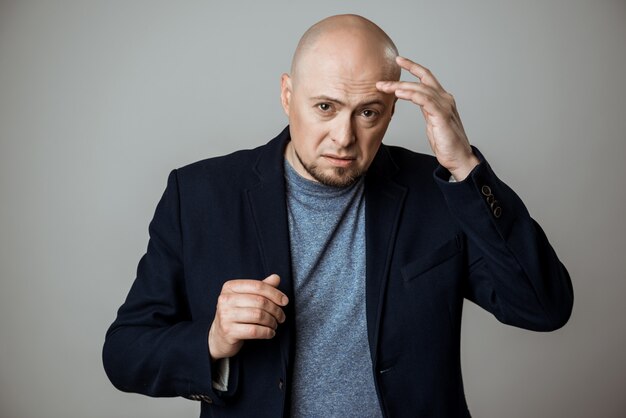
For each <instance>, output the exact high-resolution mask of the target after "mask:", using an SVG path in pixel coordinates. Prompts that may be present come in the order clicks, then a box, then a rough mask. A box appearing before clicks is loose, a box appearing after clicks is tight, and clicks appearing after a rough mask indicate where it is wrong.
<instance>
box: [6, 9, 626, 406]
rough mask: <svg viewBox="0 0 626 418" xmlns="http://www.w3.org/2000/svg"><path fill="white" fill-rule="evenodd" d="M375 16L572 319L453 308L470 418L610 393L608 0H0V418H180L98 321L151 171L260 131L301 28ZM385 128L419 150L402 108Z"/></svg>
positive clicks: (616, 46) (619, 150) (134, 247)
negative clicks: (516, 214) (556, 323)
mask: <svg viewBox="0 0 626 418" xmlns="http://www.w3.org/2000/svg"><path fill="white" fill-rule="evenodd" d="M342 12H354V13H359V14H362V15H364V16H366V17H369V18H370V19H372V20H374V21H375V22H377V23H378V24H379V25H380V26H382V27H383V28H384V29H385V30H386V31H387V32H388V33H389V34H390V36H391V37H392V38H393V39H394V40H395V41H396V43H397V45H398V47H399V49H400V51H401V53H402V54H404V55H406V56H408V57H411V58H414V59H415V60H417V61H419V62H421V63H423V64H424V65H427V66H428V67H430V68H431V69H432V71H433V72H434V73H435V74H436V75H437V76H438V78H439V79H440V81H441V82H442V83H443V85H444V86H445V87H446V88H447V89H448V90H449V91H451V92H452V93H453V94H454V95H455V97H456V98H457V102H458V106H459V110H460V113H461V116H462V118H463V121H464V124H465V127H466V129H467V132H468V135H469V137H470V139H471V140H472V142H473V143H474V144H475V145H476V146H478V147H479V148H480V149H481V151H482V152H483V153H484V154H485V155H486V156H487V158H488V159H489V161H490V162H491V164H492V166H493V167H494V169H495V170H496V172H497V173H498V174H499V176H500V177H501V178H502V179H504V180H505V181H506V182H507V183H508V184H509V185H511V186H512V187H513V188H514V189H515V190H516V191H517V192H518V193H519V194H520V195H521V196H522V197H523V199H524V200H525V202H526V204H527V206H528V207H529V209H530V211H531V214H533V216H534V217H535V219H537V220H538V221H539V223H540V224H541V225H542V226H543V227H544V229H545V230H546V232H547V234H548V236H549V237H550V238H551V242H552V243H553V245H554V247H555V248H556V250H557V253H558V254H559V256H560V257H561V259H562V260H563V262H564V263H565V265H566V266H567V267H568V269H569V271H570V273H571V276H572V280H573V283H574V288H575V296H576V302H575V306H574V312H573V315H572V318H571V320H570V323H569V324H568V325H567V326H566V327H565V328H563V329H561V330H559V331H557V332H554V333H550V334H537V333H532V332H528V331H524V330H519V329H515V328H510V327H507V326H504V325H502V324H500V323H498V322H497V321H496V320H495V319H494V318H493V317H492V316H491V315H489V314H487V313H486V312H484V311H482V310H480V309H479V308H477V307H476V306H474V305H472V304H471V303H467V304H466V307H465V316H464V329H463V347H462V350H463V351H462V353H463V355H462V356H463V357H462V361H463V369H464V377H465V384H466V392H467V397H468V403H469V406H470V410H471V411H472V412H473V414H474V415H475V416H477V417H504V416H506V417H529V416H532V417H591V416H594V417H623V416H624V410H626V397H625V396H624V387H625V386H626V360H625V359H624V358H625V356H624V353H625V352H626V329H625V328H626V327H625V325H624V318H626V303H625V302H624V297H625V295H626V254H625V251H624V240H625V237H626V221H625V220H624V219H625V216H626V187H625V186H624V179H626V168H625V167H626V166H625V164H624V160H625V158H626V112H625V109H626V83H625V82H624V74H626V2H624V1H620V0H613V1H610V0H596V1H580V0H574V1H568V0H554V1H538V0H531V1H523V2H522V1H497V0H479V1H472V2H463V1H389V2H382V1H376V2H374V1H371V2H363V1H342V2H337V1H329V0H318V1H315V2H299V1H291V2H287V1H276V2H252V1H248V2H229V3H228V4H227V3H226V2H211V1H177V2H173V1H135V0H131V1H78V0H76V1H72V0H58V1H29V0H25V1H17V0H15V1H11V0H3V1H2V0H0V147H1V148H0V416H1V417H10V418H18V417H25V418H32V417H59V418H61V417H62V418H71V417H103V418H104V417H106V418H110V417H173V416H177V417H195V416H197V415H198V413H199V406H198V404H197V403H195V402H191V401H186V400H182V399H151V398H148V397H144V396H140V395H135V394H125V393H121V392H118V391H117V390H115V389H114V388H113V386H112V385H111V384H110V383H109V382H108V380H107V378H106V376H105V374H104V371H103V368H102V365H101V360H100V353H101V347H102V343H103V340H104V333H105V331H106V329H107V327H108V325H109V324H110V322H111V321H112V320H113V318H114V315H115V312H116V310H117V307H118V306H119V305H120V304H121V303H122V301H123V299H124V297H125V295H126V293H127V291H128V289H129V288H130V285H131V282H132V280H133V279H134V274H135V268H136V265H137V262H138V261H139V258H140V257H141V255H142V254H143V252H144V251H145V248H146V244H147V238H148V234H147V227H148V223H149V221H150V219H151V217H152V214H153V211H154V208H155V205H156V203H157V201H158V199H159V197H160V196H161V193H162V192H163V189H164V187H165V183H166V178H167V174H168V173H169V170H170V169H172V168H175V167H179V166H182V165H185V164H187V163H190V162H192V161H196V160H199V159H203V158H206V157H209V156H215V155H219V154H223V153H226V152H230V151H233V150H236V149H240V148H247V147H253V146H256V145H258V144H261V143H264V142H266V141H267V140H268V139H270V138H271V137H273V136H274V135H275V134H277V133H278V132H279V131H280V130H281V129H282V128H283V126H284V125H285V124H286V118H285V116H284V115H283V113H282V110H281V108H280V102H279V96H278V95H279V77H280V74H281V73H282V72H284V71H286V70H288V68H289V62H290V58H291V53H292V51H293V49H294V47H295V45H296V42H297V40H298V38H299V36H300V35H301V34H302V32H303V31H304V30H305V29H306V28H307V27H308V26H309V25H311V24H312V23H314V22H315V21H317V20H319V19H321V18H322V17H325V16H328V15H331V14H335V13H342ZM394 119H395V120H394V122H392V126H391V127H390V130H389V132H388V135H387V137H386V142H387V143H393V144H399V145H403V146H406V147H408V148H411V149H415V150H419V151H424V152H429V150H428V145H427V141H426V138H425V133H424V125H423V122H422V120H421V115H420V114H419V113H418V112H416V111H415V109H414V108H413V107H411V106H409V105H408V104H406V103H401V104H400V105H399V107H398V110H397V114H396V116H395V118H394Z"/></svg>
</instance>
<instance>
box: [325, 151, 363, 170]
mask: <svg viewBox="0 0 626 418" xmlns="http://www.w3.org/2000/svg"><path fill="white" fill-rule="evenodd" d="M322 157H324V158H325V159H326V161H328V162H329V163H330V164H331V165H334V166H335V167H348V166H349V165H351V164H352V163H354V161H356V158H355V157H341V156H339V155H332V154H324V155H322Z"/></svg>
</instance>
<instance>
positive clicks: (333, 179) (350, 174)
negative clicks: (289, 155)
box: [294, 150, 365, 188]
mask: <svg viewBox="0 0 626 418" xmlns="http://www.w3.org/2000/svg"><path fill="white" fill-rule="evenodd" d="M294 151H295V150H294ZM295 154H296V158H298V161H299V162H300V165H302V167H304V169H305V170H306V172H307V173H309V175H310V176H311V177H313V178H314V179H315V180H317V181H318V182H319V183H321V184H323V185H325V186H330V187H337V188H341V187H348V186H352V185H353V184H354V183H356V182H357V181H358V180H359V179H360V178H361V176H363V174H365V170H360V169H350V168H345V167H333V168H332V172H331V173H326V172H323V171H322V170H321V169H320V168H319V167H318V166H317V164H315V163H312V164H306V163H305V162H304V161H302V158H300V155H298V153H297V152H295Z"/></svg>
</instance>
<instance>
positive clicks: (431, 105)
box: [395, 90, 445, 116]
mask: <svg viewBox="0 0 626 418" xmlns="http://www.w3.org/2000/svg"><path fill="white" fill-rule="evenodd" d="M395 95H396V97H397V98H399V99H402V100H407V101H410V102H413V103H415V104H416V105H418V106H420V107H421V108H422V110H424V111H426V112H427V113H428V114H430V115H439V116H444V115H445V107H443V106H442V105H441V103H440V102H439V101H438V100H437V98H435V97H432V96H431V95H428V94H424V93H421V92H417V91H411V90H396V91H395Z"/></svg>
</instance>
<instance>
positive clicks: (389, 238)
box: [365, 145, 407, 360]
mask: <svg viewBox="0 0 626 418" xmlns="http://www.w3.org/2000/svg"><path fill="white" fill-rule="evenodd" d="M397 170H398V167H397V166H396V164H395V163H394V162H393V160H392V159H391V156H390V155H389V150H388V149H387V147H385V146H384V145H381V147H380V149H379V151H378V154H377V155H376V158H375V159H374V161H373V162H372V165H371V166H370V169H369V170H368V173H367V176H366V179H365V225H366V226H365V237H366V238H365V240H366V275H367V277H366V296H365V298H366V307H367V308H366V309H367V333H368V339H369V345H370V351H371V355H372V359H373V360H375V359H376V354H377V353H376V351H377V347H378V344H377V341H378V330H379V326H380V316H381V311H382V307H383V299H384V296H385V288H386V283H387V278H388V276H389V265H390V262H391V256H392V254H393V249H394V243H395V240H396V233H397V229H398V223H399V221H400V213H401V209H402V206H403V204H404V199H405V196H406V191H407V189H406V187H404V186H402V185H400V184H398V183H396V182H394V181H393V180H392V176H393V174H394V173H395V172H396V171H397Z"/></svg>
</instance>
